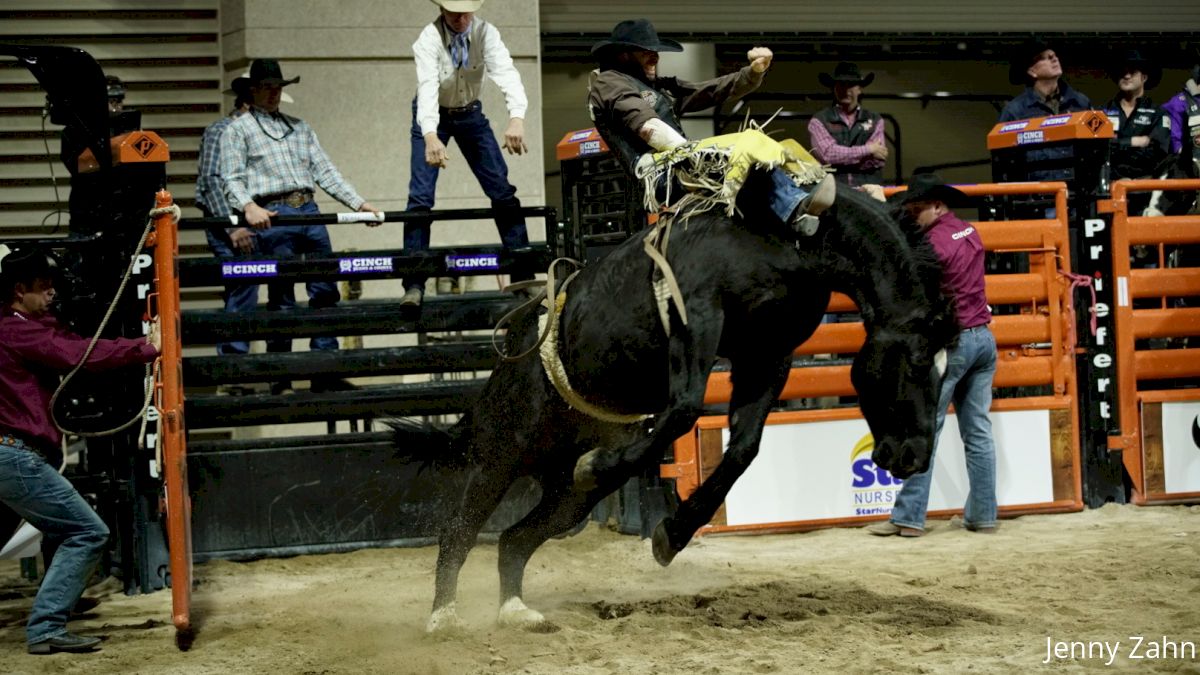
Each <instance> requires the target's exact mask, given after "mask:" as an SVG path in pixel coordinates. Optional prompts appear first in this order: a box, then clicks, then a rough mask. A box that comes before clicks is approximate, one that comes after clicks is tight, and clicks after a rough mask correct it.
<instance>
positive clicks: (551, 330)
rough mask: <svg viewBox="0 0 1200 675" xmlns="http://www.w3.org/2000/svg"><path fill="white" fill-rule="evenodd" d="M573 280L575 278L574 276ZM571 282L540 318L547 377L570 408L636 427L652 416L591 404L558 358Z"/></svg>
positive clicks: (603, 420) (542, 349)
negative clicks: (574, 386)
mask: <svg viewBox="0 0 1200 675" xmlns="http://www.w3.org/2000/svg"><path fill="white" fill-rule="evenodd" d="M571 277H572V278H573V277H574V275H571ZM570 281H571V279H570V278H568V279H567V280H566V281H564V282H563V286H562V290H561V291H559V293H558V296H557V297H556V298H555V299H554V303H553V307H554V309H552V310H551V311H550V312H547V313H546V314H543V315H542V316H540V317H538V329H539V330H544V333H543V336H542V338H543V339H541V340H539V341H538V344H539V346H540V350H539V351H540V352H541V356H542V367H543V368H545V370H546V378H547V379H549V380H550V383H551V384H553V385H554V389H555V390H556V391H557V392H558V395H559V396H561V397H562V398H563V400H564V401H566V402H567V404H568V405H570V406H571V407H572V408H574V409H576V410H578V411H579V412H581V413H583V414H585V415H587V416H588V417H591V418H593V419H597V420H600V421H601V422H609V423H611V424H635V423H638V422H641V421H642V420H645V419H647V418H649V417H650V415H625V414H621V413H614V412H610V411H608V410H605V409H604V408H601V407H600V406H597V405H593V404H591V403H588V402H587V401H586V400H585V399H584V398H583V397H582V396H580V395H579V393H578V392H576V391H575V390H574V389H572V388H571V382H570V380H569V379H568V378H567V369H566V367H565V366H563V363H562V359H560V358H559V357H558V317H559V315H560V314H561V313H562V308H563V307H564V306H565V305H566V304H567V284H568V283H570Z"/></svg>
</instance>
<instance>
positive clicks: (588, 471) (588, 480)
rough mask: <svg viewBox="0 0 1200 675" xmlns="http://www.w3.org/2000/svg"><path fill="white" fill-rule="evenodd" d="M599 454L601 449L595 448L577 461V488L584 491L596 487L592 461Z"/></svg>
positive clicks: (575, 475)
mask: <svg viewBox="0 0 1200 675" xmlns="http://www.w3.org/2000/svg"><path fill="white" fill-rule="evenodd" d="M599 453H600V448H593V449H591V450H589V451H587V452H585V453H583V456H581V457H580V458H579V459H577V460H575V474H574V480H575V487H577V488H579V489H580V490H584V491H587V490H591V489H592V488H594V487H596V472H595V470H594V468H593V466H592V461H593V460H594V459H595V458H596V455H598V454H599Z"/></svg>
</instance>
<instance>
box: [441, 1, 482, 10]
mask: <svg viewBox="0 0 1200 675" xmlns="http://www.w3.org/2000/svg"><path fill="white" fill-rule="evenodd" d="M429 1H430V2H432V3H433V4H435V5H437V6H438V7H441V8H442V9H444V10H446V11H447V12H478V11H479V8H480V7H483V0H429Z"/></svg>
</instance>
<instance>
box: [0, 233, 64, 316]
mask: <svg viewBox="0 0 1200 675" xmlns="http://www.w3.org/2000/svg"><path fill="white" fill-rule="evenodd" d="M59 277H60V271H59V265H58V259H57V258H55V257H54V255H53V254H52V253H50V252H49V251H47V250H45V249H42V248H39V247H22V248H18V249H15V250H9V248H8V247H7V246H2V245H0V289H3V292H4V293H9V292H11V290H12V288H13V287H14V286H15V285H16V284H17V283H22V282H26V281H33V280H36V279H49V280H51V281H54V282H55V283H57V282H58V280H59ZM3 300H4V301H5V302H7V301H8V300H9V298H3Z"/></svg>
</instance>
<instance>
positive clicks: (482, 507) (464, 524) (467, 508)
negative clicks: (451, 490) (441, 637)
mask: <svg viewBox="0 0 1200 675" xmlns="http://www.w3.org/2000/svg"><path fill="white" fill-rule="evenodd" d="M513 480H514V476H512V475H510V474H508V473H505V472H500V471H496V470H494V469H493V468H492V467H490V466H483V467H480V468H478V469H476V470H472V472H471V474H470V476H469V477H468V478H467V480H466V481H465V484H464V486H463V492H462V496H461V497H460V499H459V502H458V508H457V510H456V511H455V512H454V513H453V514H452V515H451V516H450V518H449V519H448V520H447V521H446V524H445V526H444V527H443V528H442V532H441V535H440V536H439V537H438V558H437V573H436V580H435V582H434V594H433V611H432V612H431V613H430V614H429V623H428V624H426V626H425V630H427V631H428V632H430V633H437V632H441V631H446V630H452V629H456V628H461V627H462V626H463V621H462V619H460V618H459V616H458V608H457V605H456V600H457V596H458V573H459V571H460V570H461V569H462V566H463V563H464V562H466V560H467V554H468V553H470V552H471V547H473V546H474V545H475V538H476V537H477V536H478V535H479V531H480V530H481V529H483V525H484V523H485V522H487V519H488V516H490V515H491V514H492V512H493V511H495V510H496V506H497V505H498V504H499V503H500V500H501V499H503V498H504V493H505V492H507V491H508V488H509V486H511V485H512V483H513Z"/></svg>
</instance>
